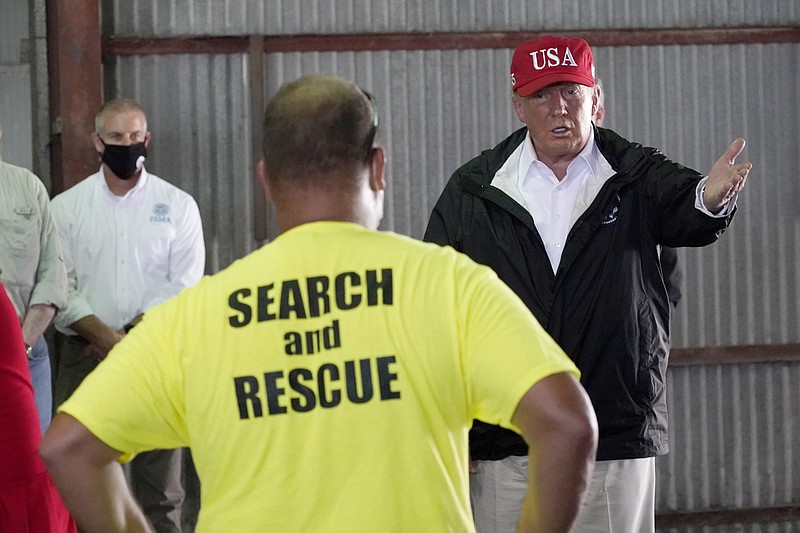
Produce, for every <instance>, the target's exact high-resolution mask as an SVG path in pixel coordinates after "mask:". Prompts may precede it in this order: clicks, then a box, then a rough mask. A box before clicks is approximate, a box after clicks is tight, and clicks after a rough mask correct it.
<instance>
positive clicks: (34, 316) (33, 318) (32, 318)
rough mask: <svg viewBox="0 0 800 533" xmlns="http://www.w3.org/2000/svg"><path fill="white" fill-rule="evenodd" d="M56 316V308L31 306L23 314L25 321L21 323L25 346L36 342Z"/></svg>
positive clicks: (39, 305)
mask: <svg viewBox="0 0 800 533" xmlns="http://www.w3.org/2000/svg"><path fill="white" fill-rule="evenodd" d="M55 314H56V308H55V307H53V306H52V305H47V304H33V305H31V306H30V307H29V308H28V311H27V313H25V320H23V322H22V336H23V338H24V339H25V344H27V345H28V346H33V345H34V344H36V341H37V340H38V339H39V337H41V336H42V335H43V334H44V330H46V329H47V326H49V325H50V322H52V320H53V317H54V316H55Z"/></svg>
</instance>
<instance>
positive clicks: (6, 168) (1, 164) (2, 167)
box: [0, 161, 44, 188]
mask: <svg viewBox="0 0 800 533" xmlns="http://www.w3.org/2000/svg"><path fill="white" fill-rule="evenodd" d="M0 180H2V181H0V185H3V184H13V185H14V186H16V187H25V186H27V187H31V188H38V187H39V186H40V185H41V186H42V188H44V184H43V183H42V181H41V180H40V179H39V177H38V176H37V175H36V174H34V173H33V172H31V171H30V170H28V169H27V168H25V167H20V166H17V165H12V164H11V163H6V162H5V161H0Z"/></svg>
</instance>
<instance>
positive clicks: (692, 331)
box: [595, 44, 800, 347]
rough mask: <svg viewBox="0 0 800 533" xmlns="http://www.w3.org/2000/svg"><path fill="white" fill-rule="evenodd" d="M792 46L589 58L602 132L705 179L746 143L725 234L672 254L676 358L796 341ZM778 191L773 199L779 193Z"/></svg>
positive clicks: (799, 201)
mask: <svg viewBox="0 0 800 533" xmlns="http://www.w3.org/2000/svg"><path fill="white" fill-rule="evenodd" d="M799 51H800V46H798V45H796V44H768V45H748V46H744V45H734V46H669V47H635V48H631V47H618V48H600V49H597V50H596V54H595V55H596V62H597V65H598V72H600V73H601V75H602V77H603V79H604V85H605V88H606V92H607V97H608V100H607V107H608V117H607V119H606V124H607V125H608V126H609V127H610V128H612V129H614V130H616V131H618V132H619V133H620V134H622V135H623V136H626V137H628V138H630V139H632V140H637V141H640V142H642V143H643V144H647V145H651V146H657V147H659V148H661V149H662V151H663V152H664V153H665V154H666V155H667V156H668V157H670V158H672V159H674V160H676V161H680V162H683V163H685V164H686V165H687V166H690V167H692V168H695V169H697V170H698V171H700V172H703V173H705V172H707V171H708V170H709V169H710V168H711V165H712V164H713V163H714V161H715V160H716V158H717V157H719V156H720V155H722V153H723V152H724V150H725V149H726V148H727V145H728V143H729V142H730V141H731V140H733V139H734V138H735V137H737V136H743V137H745V138H746V139H747V140H748V144H747V146H746V148H745V152H744V153H743V155H742V156H741V157H740V158H739V161H745V160H748V159H749V160H751V161H752V163H753V164H754V169H753V171H752V172H751V175H750V178H749V180H748V185H747V188H746V190H745V191H744V193H743V194H742V196H741V198H740V200H739V205H740V207H741V209H739V212H738V213H737V215H736V217H735V219H734V222H733V224H732V226H731V228H729V230H728V231H727V232H726V233H725V234H724V235H723V236H722V237H721V239H720V241H719V242H717V243H715V244H714V245H712V246H710V247H706V248H702V249H684V250H681V251H680V259H681V264H682V265H683V267H684V270H685V276H684V287H683V288H684V291H683V292H684V296H685V297H684V301H683V302H682V303H681V304H680V305H679V307H678V310H677V313H676V317H675V321H674V323H673V330H674V331H673V341H674V345H675V346H678V347H685V346H707V345H717V344H722V345H727V344H770V343H785V342H792V341H793V340H796V339H797V338H799V337H800V313H799V312H798V303H797V299H796V298H793V297H790V296H791V295H797V294H798V291H799V290H800V288H798V281H799V280H798V279H797V275H796V268H795V266H796V265H797V257H796V255H795V254H794V252H793V250H796V248H797V247H796V242H797V239H798V225H797V214H798V208H797V205H800V184H799V183H798V181H797V179H796V177H795V176H796V172H795V171H793V170H792V169H793V168H798V167H800V141H798V139H799V138H800V125H799V124H800V120H798V119H800V107H798V106H799V105H800V102H799V101H798V89H797V87H798V72H797V70H798V69H797V65H798V64H800V57H799V56H798V54H799ZM777 191H780V192H779V193H778V192H777Z"/></svg>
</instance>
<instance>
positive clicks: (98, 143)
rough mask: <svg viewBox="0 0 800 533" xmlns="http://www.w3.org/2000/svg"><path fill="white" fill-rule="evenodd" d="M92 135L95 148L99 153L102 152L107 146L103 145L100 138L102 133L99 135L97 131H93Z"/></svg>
mask: <svg viewBox="0 0 800 533" xmlns="http://www.w3.org/2000/svg"><path fill="white" fill-rule="evenodd" d="M90 137H91V139H92V144H94V149H95V150H97V153H98V154H102V153H103V151H104V150H105V149H106V147H105V146H103V141H102V140H100V135H98V133H97V132H96V131H93V132H92V135H91V136H90Z"/></svg>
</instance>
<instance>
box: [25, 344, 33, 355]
mask: <svg viewBox="0 0 800 533" xmlns="http://www.w3.org/2000/svg"><path fill="white" fill-rule="evenodd" d="M32 351H33V346H31V345H30V344H28V343H27V342H26V343H25V355H27V356H28V358H29V359H30V357H31V352H32Z"/></svg>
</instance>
